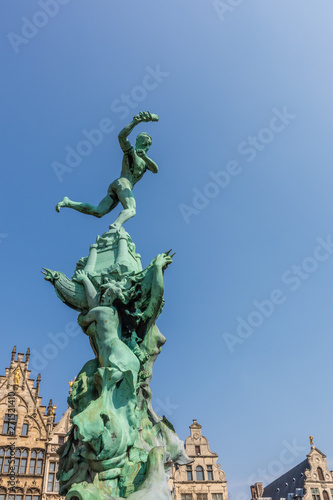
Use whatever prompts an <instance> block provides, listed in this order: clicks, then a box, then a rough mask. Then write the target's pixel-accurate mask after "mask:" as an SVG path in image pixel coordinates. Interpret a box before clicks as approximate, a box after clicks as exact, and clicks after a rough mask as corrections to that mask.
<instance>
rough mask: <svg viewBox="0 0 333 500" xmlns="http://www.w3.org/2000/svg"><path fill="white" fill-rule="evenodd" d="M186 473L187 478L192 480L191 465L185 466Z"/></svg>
mask: <svg viewBox="0 0 333 500" xmlns="http://www.w3.org/2000/svg"><path fill="white" fill-rule="evenodd" d="M186 474H187V480H188V481H193V473H192V465H187V466H186Z"/></svg>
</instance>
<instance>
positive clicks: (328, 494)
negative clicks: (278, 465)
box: [251, 437, 333, 500]
mask: <svg viewBox="0 0 333 500" xmlns="http://www.w3.org/2000/svg"><path fill="white" fill-rule="evenodd" d="M310 443H311V450H310V453H309V454H308V455H307V457H306V459H305V460H303V462H301V463H300V464H298V465H296V466H295V467H293V468H292V469H290V470H289V471H288V472H286V473H285V474H283V475H282V476H280V477H279V478H278V479H275V481H273V482H272V483H270V484H268V485H267V486H265V487H263V484H262V483H255V484H254V485H253V486H251V496H252V500H259V499H263V498H265V499H271V500H281V499H283V500H284V499H286V500H300V499H303V500H333V472H332V471H330V470H329V469H328V467H327V461H326V455H324V453H322V452H321V451H320V450H318V448H316V447H315V446H314V444H313V438H312V437H310Z"/></svg>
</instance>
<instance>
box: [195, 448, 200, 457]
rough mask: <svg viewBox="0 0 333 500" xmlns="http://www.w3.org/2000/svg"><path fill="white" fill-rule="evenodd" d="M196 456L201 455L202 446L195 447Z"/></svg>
mask: <svg viewBox="0 0 333 500" xmlns="http://www.w3.org/2000/svg"><path fill="white" fill-rule="evenodd" d="M195 454H196V455H200V446H196V447H195Z"/></svg>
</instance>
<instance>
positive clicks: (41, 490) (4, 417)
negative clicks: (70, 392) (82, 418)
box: [0, 347, 70, 500]
mask: <svg viewBox="0 0 333 500" xmlns="http://www.w3.org/2000/svg"><path fill="white" fill-rule="evenodd" d="M29 356H30V351H29V349H28V350H27V352H26V354H25V356H24V354H23V353H18V354H17V356H16V347H14V349H13V351H12V356H11V362H10V366H9V368H6V370H5V375H2V376H0V500H46V499H47V500H59V499H60V498H62V497H60V496H59V494H58V490H59V485H58V482H57V481H56V477H55V474H56V470H57V467H58V455H57V454H56V450H57V448H58V447H59V445H60V444H61V443H62V442H63V441H64V439H65V435H66V434H67V432H68V430H69V421H70V420H69V414H70V413H69V410H68V411H67V412H66V413H65V414H64V415H63V418H62V419H61V420H60V422H59V423H58V424H56V423H55V409H56V407H55V406H54V405H53V402H52V399H50V401H49V404H48V406H44V405H42V398H41V397H40V396H39V389H40V383H41V376H40V375H38V377H37V380H36V381H35V380H33V379H31V378H30V374H31V372H30V370H29Z"/></svg>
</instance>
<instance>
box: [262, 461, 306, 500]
mask: <svg viewBox="0 0 333 500" xmlns="http://www.w3.org/2000/svg"><path fill="white" fill-rule="evenodd" d="M306 469H310V464H309V460H308V459H307V458H306V459H305V460H303V462H301V463H300V464H298V465H296V466H295V467H293V468H292V469H290V470H289V471H288V472H286V473H285V474H283V475H282V476H280V477H279V478H278V479H275V481H273V482H272V483H270V484H269V485H267V486H266V487H265V488H264V491H263V494H262V496H263V497H265V498H267V497H271V498H272V500H280V498H287V497H288V493H296V489H297V488H304V481H305V471H306Z"/></svg>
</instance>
